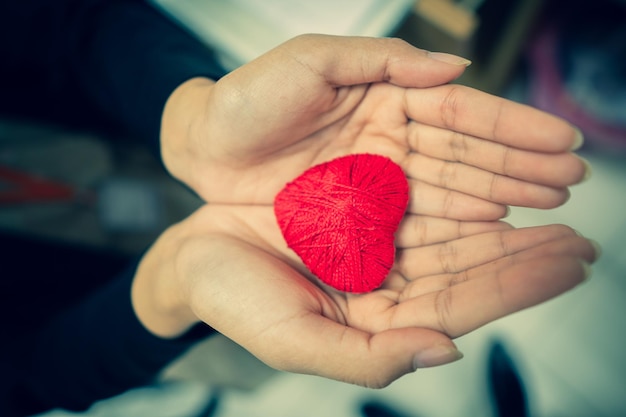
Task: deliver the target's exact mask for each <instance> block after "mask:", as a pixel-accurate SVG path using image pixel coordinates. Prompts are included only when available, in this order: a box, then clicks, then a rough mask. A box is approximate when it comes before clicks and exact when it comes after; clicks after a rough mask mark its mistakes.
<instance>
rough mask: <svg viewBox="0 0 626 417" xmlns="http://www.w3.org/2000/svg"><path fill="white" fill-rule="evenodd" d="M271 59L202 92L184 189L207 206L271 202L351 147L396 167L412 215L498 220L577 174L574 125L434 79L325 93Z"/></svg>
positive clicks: (560, 193) (542, 202)
mask: <svg viewBox="0 0 626 417" xmlns="http://www.w3.org/2000/svg"><path fill="white" fill-rule="evenodd" d="M280 52H281V50H280V49H279V50H278V52H274V53H273V54H269V55H268V56H266V57H263V59H261V60H259V61H256V62H253V63H251V64H248V65H247V66H244V67H242V68H240V69H239V70H237V71H234V72H233V73H231V74H229V75H228V76H227V77H225V78H224V79H222V80H220V81H219V82H218V84H216V86H215V88H214V90H213V91H212V94H211V95H210V97H211V98H210V100H209V103H210V104H209V106H208V108H210V109H211V111H210V112H209V113H208V114H207V115H206V117H207V118H208V122H207V123H206V126H208V129H207V132H206V136H205V137H202V138H201V139H202V140H201V143H202V144H203V145H204V147H205V151H206V155H208V156H207V160H206V161H204V163H202V164H200V166H201V170H202V174H198V177H200V178H203V179H204V180H202V181H201V182H199V183H198V184H195V185H194V188H195V189H196V190H197V191H198V192H199V193H200V194H201V195H202V196H203V197H205V199H206V200H207V201H211V202H226V203H255V204H271V202H272V200H273V198H274V196H275V195H276V193H277V192H278V191H279V190H280V188H281V187H282V186H284V184H285V183H286V182H288V181H290V180H291V179H293V178H294V177H295V176H297V175H298V174H300V173H301V172H302V171H304V170H305V169H307V168H309V167H310V166H312V165H315V164H317V163H321V162H324V161H328V160H330V159H332V158H335V157H338V156H341V155H345V154H348V153H357V152H368V153H378V154H382V155H386V156H389V157H391V158H392V159H393V160H395V161H396V162H397V163H399V164H400V165H401V166H402V167H403V168H404V170H405V172H406V173H407V176H408V177H409V178H410V179H411V181H412V184H411V185H412V187H411V189H412V196H411V200H412V202H415V201H418V200H419V201H420V202H421V204H420V206H421V208H420V210H421V211H419V213H421V214H429V215H436V216H445V217H450V218H457V219H494V218H498V217H500V216H502V215H503V214H504V213H505V209H504V207H503V205H506V204H512V205H524V206H533V207H542V208H547V207H554V206H557V205H559V204H561V203H563V202H564V201H565V199H566V198H567V191H566V186H568V185H571V184H573V183H575V182H577V181H579V180H580V179H581V178H582V176H583V172H584V165H583V163H582V162H581V161H580V160H579V159H577V158H576V157H575V156H573V155H571V154H569V153H568V152H567V150H568V146H569V145H571V141H572V138H573V136H574V134H575V133H574V130H573V129H572V128H571V127H570V126H569V125H568V124H567V123H565V122H563V121H560V120H558V119H555V118H553V117H551V116H548V115H546V114H544V113H541V112H539V111H536V110H533V109H530V108H528V107H524V106H521V105H518V104H514V103H512V102H509V101H506V100H503V99H499V98H496V97H493V96H489V95H487V94H484V93H481V92H478V91H475V90H471V89H468V88H463V87H459V86H452V85H438V84H437V83H436V82H434V81H433V82H432V83H431V84H432V85H425V86H422V87H410V88H405V87H402V86H398V85H396V84H392V83H372V84H369V83H365V84H364V83H359V84H356V85H347V86H342V87H337V86H336V85H335V84H334V83H335V81H334V80H332V79H328V78H323V77H322V76H321V75H320V74H317V73H314V72H312V71H309V72H306V70H302V68H301V67H302V64H301V63H300V61H297V60H292V61H289V60H285V59H282V60H281V61H280V62H281V64H282V65H281V66H280V67H279V69H276V68H277V67H276V66H272V65H270V63H271V62H273V60H274V59H275V55H276V54H279V53H280ZM268 68H271V70H268ZM404 77H405V78H406V77H408V76H407V75H404ZM397 78H398V79H399V81H398V82H397V84H403V83H406V82H407V81H405V80H404V79H403V77H402V76H398V77H397ZM444 80H445V79H444ZM344 81H345V80H344ZM348 81H350V80H348ZM392 81H393V80H392ZM354 82H356V81H354ZM442 82H443V81H441V80H440V81H439V84H441V83H442ZM413 83H414V84H415V81H413ZM276 86H280V89H277V87H276ZM233 91H237V93H235V94H234V93H233ZM214 178H219V181H216V180H213V179H214Z"/></svg>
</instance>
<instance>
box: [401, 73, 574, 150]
mask: <svg viewBox="0 0 626 417" xmlns="http://www.w3.org/2000/svg"><path fill="white" fill-rule="evenodd" d="M405 102H406V108H405V110H406V114H407V116H408V117H409V118H410V119H411V120H414V121H416V122H418V123H425V124H428V125H432V126H437V127H441V128H445V129H449V130H453V131H455V132H461V133H465V134H468V135H472V136H475V137H479V138H483V139H487V140H491V141H494V142H498V143H502V144H504V145H509V146H512V147H515V148H518V149H526V150H532V151H539V152H565V151H568V150H571V149H574V148H576V147H578V146H580V144H581V142H582V136H581V135H580V132H579V131H578V130H577V129H575V128H573V127H572V126H571V125H570V124H569V123H567V122H566V121H564V120H562V119H559V118H557V117H555V116H552V115H549V114H547V113H545V112H542V111H540V110H537V109H534V108H532V107H529V106H526V105H523V104H519V103H515V102H513V101H510V100H506V99H503V98H500V97H496V96H492V95H490V94H487V93H484V92H481V91H478V90H474V89H472V88H469V87H465V86H461V85H444V86H439V87H433V88H429V89H410V90H408V91H407V93H406V101H405Z"/></svg>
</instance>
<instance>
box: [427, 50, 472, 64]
mask: <svg viewBox="0 0 626 417" xmlns="http://www.w3.org/2000/svg"><path fill="white" fill-rule="evenodd" d="M428 56H429V57H430V58H432V59H434V60H436V61H441V62H445V63H447V64H453V65H462V66H464V67H469V66H470V64H471V63H472V61H470V60H469V59H466V58H463V57H460V56H457V55H452V54H448V53H445V52H428Z"/></svg>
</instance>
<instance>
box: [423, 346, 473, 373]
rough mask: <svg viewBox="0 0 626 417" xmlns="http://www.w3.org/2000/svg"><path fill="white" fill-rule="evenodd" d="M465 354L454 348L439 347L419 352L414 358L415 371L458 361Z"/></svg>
mask: <svg viewBox="0 0 626 417" xmlns="http://www.w3.org/2000/svg"><path fill="white" fill-rule="evenodd" d="M462 357H463V354H462V353H461V352H460V351H459V350H458V349H457V348H455V347H454V346H448V345H439V346H434V347H432V348H430V349H426V350H424V351H422V352H419V353H417V354H416V355H415V357H414V358H413V369H415V370H417V369H420V368H430V367H433V366H438V365H444V364H446V363H450V362H455V361H458V360H459V359H461V358H462Z"/></svg>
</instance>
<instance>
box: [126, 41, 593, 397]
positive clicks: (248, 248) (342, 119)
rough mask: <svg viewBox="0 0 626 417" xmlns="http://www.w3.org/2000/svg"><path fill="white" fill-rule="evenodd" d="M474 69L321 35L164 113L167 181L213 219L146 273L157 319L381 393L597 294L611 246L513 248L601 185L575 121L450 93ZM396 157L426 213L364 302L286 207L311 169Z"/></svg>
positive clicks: (143, 316) (400, 235)
mask: <svg viewBox="0 0 626 417" xmlns="http://www.w3.org/2000/svg"><path fill="white" fill-rule="evenodd" d="M466 65H467V62H466V61H465V60H463V59H461V58H459V57H454V56H451V55H446V54H431V53H428V52H426V51H422V50H419V49H416V48H413V47H412V46H410V45H408V44H406V43H404V42H402V41H399V40H395V39H367V38H344V37H331V36H321V35H307V36H302V37H298V38H295V39H293V40H291V41H289V42H287V43H285V44H283V45H281V46H279V47H278V48H276V49H274V50H272V51H270V52H268V53H267V54H265V55H263V56H262V57H260V58H258V59H257V60H255V61H253V62H251V63H249V64H247V65H245V66H243V67H241V68H239V69H237V70H236V71H233V72H232V73H231V74H229V75H227V76H226V77H224V78H222V79H221V80H219V81H218V82H217V83H216V82H214V81H212V80H207V79H203V78H195V79H192V80H189V81H187V82H186V83H184V84H183V85H181V86H180V87H179V88H178V89H177V90H176V91H174V93H173V94H172V96H171V97H170V99H169V100H168V103H167V104H166V107H165V109H164V114H163V121H162V136H161V147H162V157H163V161H164V163H165V165H166V167H167V169H168V171H169V172H170V173H171V174H172V175H173V176H174V177H176V178H178V179H179V180H181V182H183V183H185V184H186V185H188V186H189V187H190V188H191V189H193V190H194V191H195V192H196V193H198V194H199V195H200V196H201V197H202V198H203V199H204V200H205V201H206V202H207V204H206V205H205V206H204V207H202V208H200V209H199V210H198V211H197V212H195V213H193V214H192V215H191V216H190V217H189V218H187V219H185V220H184V221H182V222H181V223H179V224H176V225H173V226H171V227H170V228H169V229H167V230H166V231H165V232H164V233H163V235H162V236H161V237H160V238H159V239H158V240H157V242H156V243H155V244H154V245H153V247H152V248H150V250H149V251H148V252H147V253H146V255H145V256H144V258H143V259H142V261H141V263H140V265H139V268H138V271H137V274H136V277H135V281H134V284H133V289H132V300H133V306H134V308H135V311H136V313H137V316H138V318H139V320H140V321H141V322H142V323H143V324H144V326H145V327H146V328H147V329H148V330H149V331H151V332H153V333H154V334H155V335H158V336H160V337H164V338H171V337H176V336H179V335H181V334H183V333H184V332H185V331H186V330H187V329H189V327H190V326H192V325H194V324H195V323H198V322H200V321H202V322H205V323H207V324H208V325H210V326H211V327H213V328H215V329H216V330H218V331H219V332H221V333H223V334H224V335H226V336H227V337H230V338H231V339H233V340H234V341H236V342H237V343H239V344H241V345H242V346H244V347H245V348H246V349H248V350H249V351H250V352H251V353H253V354H254V355H256V356H257V357H259V358H260V359H261V360H263V361H265V362H266V363H268V364H269V365H271V366H273V367H275V368H278V369H283V370H289V371H293V372H302V373H309V374H315V375H321V376H325V377H328V378H333V379H337V380H341V381H346V382H350V383H355V384H359V385H364V386H369V387H383V386H385V385H387V384H389V383H391V382H392V381H394V380H395V379H397V378H399V377H400V376H401V375H404V374H406V373H408V372H412V371H414V370H415V369H417V368H421V367H428V366H436V365H441V364H445V363H449V362H452V361H454V360H457V359H459V358H460V357H461V354H460V353H459V352H458V351H457V350H456V347H455V345H454V343H453V341H452V340H453V339H454V338H456V337H459V336H461V335H463V334H466V333H468V332H471V331H473V330H475V329H477V328H479V327H480V326H482V325H484V324H486V323H489V322H491V321H493V320H496V319H498V318H500V317H503V316H506V315H508V314H511V313H513V312H516V311H519V310H522V309H524V308H527V307H529V306H532V305H536V304H538V303H541V302H544V301H546V300H549V299H551V298H553V297H555V296H557V295H559V294H562V293H563V292H565V291H567V290H569V289H571V288H573V287H574V286H576V285H577V284H579V283H580V282H582V281H583V280H584V279H585V277H586V276H587V275H588V272H589V268H588V264H589V263H591V262H593V261H594V260H595V259H596V257H597V253H596V249H595V247H594V245H593V244H592V243H591V242H590V241H588V240H586V239H584V238H583V237H580V236H579V235H578V234H576V233H575V232H574V231H573V230H571V229H570V228H568V227H566V226H560V225H552V226H544V227H537V228H530V229H513V228H512V227H511V226H509V225H508V224H506V223H503V222H501V221H499V219H500V218H502V217H503V216H505V215H506V213H507V205H520V206H528V207H537V208H552V207H557V206H559V205H561V204H563V203H564V202H565V201H566V200H567V198H568V196H569V193H568V189H567V187H568V186H570V185H572V184H576V183H578V182H580V181H581V180H583V179H584V178H585V177H586V176H587V175H588V167H587V165H586V164H585V162H584V161H583V160H581V159H580V158H578V157H577V156H576V155H574V154H573V153H572V152H571V151H572V150H573V149H575V148H576V147H578V146H579V145H580V143H581V140H582V138H581V137H580V134H579V132H578V131H577V130H576V129H575V128H573V127H572V126H571V125H569V124H568V123H566V122H565V121H563V120H561V119H558V118H555V117H553V116H551V115H548V114H546V113H543V112H540V111H538V110H536V109H532V108H530V107H527V106H524V105H521V104H517V103H513V102H511V101H507V100H504V99H501V98H498V97H495V96H491V95H488V94H485V93H482V92H479V91H476V90H473V89H470V88H467V87H463V86H459V85H451V84H448V83H449V82H450V81H452V80H454V79H455V78H457V77H458V76H459V75H460V74H461V73H462V72H463V70H464V69H465V67H466ZM357 152H369V153H378V154H382V155H385V156H388V157H390V158H392V159H393V160H394V161H395V162H397V163H398V164H399V165H400V166H401V167H402V168H403V170H404V171H405V173H406V175H407V178H408V180H409V185H410V203H409V208H408V211H407V213H406V216H405V218H404V220H403V222H402V223H401V225H400V228H399V230H398V232H397V236H396V248H397V259H396V263H395V264H394V268H393V270H392V272H391V274H390V275H389V277H388V278H387V280H386V281H385V283H384V284H383V286H382V287H381V288H380V289H378V290H376V291H373V292H371V293H368V294H360V295H354V294H345V293H340V292H337V291H335V290H332V289H329V288H328V287H325V286H324V285H323V284H320V283H319V281H318V280H317V279H316V278H315V277H313V276H311V275H310V274H309V273H308V271H307V270H306V269H305V268H304V266H303V265H302V263H301V262H300V260H299V259H298V258H297V256H296V255H295V254H294V253H293V252H291V251H290V250H289V249H288V248H287V246H286V243H285V242H284V239H283V238H282V236H281V234H280V231H279V229H278V226H277V224H276V221H275V219H274V217H273V208H272V201H273V198H274V196H275V195H276V193H277V192H278V191H279V190H280V189H281V188H282V187H283V186H284V184H285V183H286V182H288V181H290V180H291V179H293V178H294V177H296V176H297V175H299V174H300V173H301V172H302V171H304V170H305V169H307V168H309V167H311V166H312V165H315V164H318V163H321V162H325V161H328V160H330V159H333V158H335V157H338V156H342V155H345V154H349V153H357Z"/></svg>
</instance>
